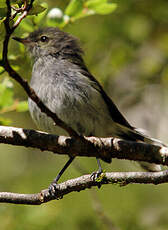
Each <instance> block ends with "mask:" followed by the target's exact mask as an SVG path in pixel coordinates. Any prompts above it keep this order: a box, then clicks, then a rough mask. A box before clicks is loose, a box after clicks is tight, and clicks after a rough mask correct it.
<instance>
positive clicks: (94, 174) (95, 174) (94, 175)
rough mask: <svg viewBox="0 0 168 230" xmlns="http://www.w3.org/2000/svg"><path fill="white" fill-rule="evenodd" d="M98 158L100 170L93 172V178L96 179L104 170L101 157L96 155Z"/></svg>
mask: <svg viewBox="0 0 168 230" xmlns="http://www.w3.org/2000/svg"><path fill="white" fill-rule="evenodd" d="M96 160H97V164H98V171H96V172H93V173H92V175H91V178H92V179H93V180H96V179H97V178H98V177H99V176H100V175H101V173H102V172H103V169H102V167H101V164H100V159H99V158H98V157H96Z"/></svg>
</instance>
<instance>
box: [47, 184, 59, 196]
mask: <svg viewBox="0 0 168 230" xmlns="http://www.w3.org/2000/svg"><path fill="white" fill-rule="evenodd" d="M58 189H59V185H58V184H57V183H55V182H52V183H51V184H50V186H49V188H48V191H49V194H50V195H51V196H57V195H58V194H57V191H58Z"/></svg>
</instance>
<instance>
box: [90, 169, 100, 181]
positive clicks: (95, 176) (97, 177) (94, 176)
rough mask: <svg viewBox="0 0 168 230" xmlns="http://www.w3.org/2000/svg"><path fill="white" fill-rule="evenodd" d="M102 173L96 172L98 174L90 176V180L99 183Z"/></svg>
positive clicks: (94, 173)
mask: <svg viewBox="0 0 168 230" xmlns="http://www.w3.org/2000/svg"><path fill="white" fill-rule="evenodd" d="M101 173H102V171H101V172H100V171H99V170H98V171H96V172H93V173H92V174H91V176H90V178H91V179H92V180H93V181H97V180H98V179H99V177H100V175H101Z"/></svg>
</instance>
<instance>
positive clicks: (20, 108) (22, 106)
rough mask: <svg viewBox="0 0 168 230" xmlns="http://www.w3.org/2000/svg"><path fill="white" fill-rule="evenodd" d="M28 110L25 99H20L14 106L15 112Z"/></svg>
mask: <svg viewBox="0 0 168 230" xmlns="http://www.w3.org/2000/svg"><path fill="white" fill-rule="evenodd" d="M27 110H28V103H27V101H21V102H19V103H18V104H17V106H16V111H17V112H26V111H27Z"/></svg>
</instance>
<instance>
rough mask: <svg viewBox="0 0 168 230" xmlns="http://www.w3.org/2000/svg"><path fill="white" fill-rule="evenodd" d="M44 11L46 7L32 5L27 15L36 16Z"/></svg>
mask: <svg viewBox="0 0 168 230" xmlns="http://www.w3.org/2000/svg"><path fill="white" fill-rule="evenodd" d="M45 10H46V7H44V6H42V4H37V3H34V4H33V7H32V9H31V10H30V11H29V15H37V14H40V13H42V12H43V11H45Z"/></svg>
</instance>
